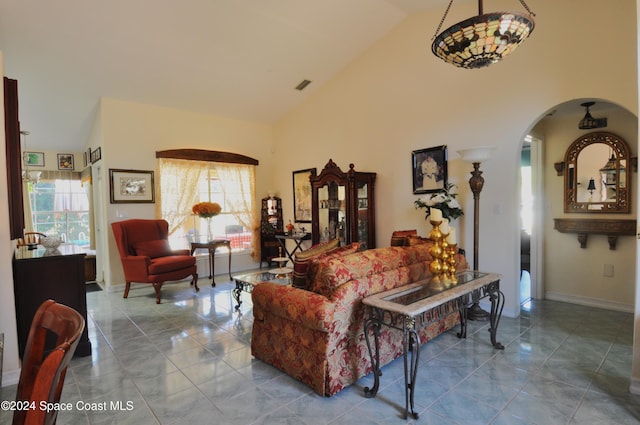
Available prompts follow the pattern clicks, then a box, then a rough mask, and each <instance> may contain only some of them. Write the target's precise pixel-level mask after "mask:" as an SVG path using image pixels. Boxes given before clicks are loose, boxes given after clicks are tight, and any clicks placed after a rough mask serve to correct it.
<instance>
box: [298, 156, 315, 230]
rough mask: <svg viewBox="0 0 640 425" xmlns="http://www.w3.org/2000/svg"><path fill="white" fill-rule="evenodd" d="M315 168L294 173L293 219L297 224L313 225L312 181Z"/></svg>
mask: <svg viewBox="0 0 640 425" xmlns="http://www.w3.org/2000/svg"><path fill="white" fill-rule="evenodd" d="M315 174H316V169H315V168H308V169H306V170H299V171H294V172H293V219H294V221H295V222H296V223H311V181H310V180H309V178H310V177H311V176H312V175H314V176H315Z"/></svg>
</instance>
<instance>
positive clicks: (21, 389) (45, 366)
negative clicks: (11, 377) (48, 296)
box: [13, 300, 85, 425]
mask: <svg viewBox="0 0 640 425" xmlns="http://www.w3.org/2000/svg"><path fill="white" fill-rule="evenodd" d="M84 327H85V321H84V317H82V315H81V314H80V313H78V312H77V311H76V310H74V309H72V308H71V307H67V306H66V305H63V304H58V303H56V302H55V301H53V300H47V301H45V302H44V303H42V304H41V305H40V307H39V308H38V310H37V311H36V314H35V316H34V317H33V321H32V322H31V328H30V329H29V337H28V338H27V346H26V348H25V352H24V356H23V359H22V360H23V361H22V369H21V371H20V380H19V381H18V391H17V392H16V401H23V402H25V401H27V402H29V403H30V405H33V406H35V407H36V408H35V409H26V410H16V411H15V413H14V415H13V425H54V424H55V423H56V419H57V417H58V411H57V410H56V409H52V410H51V411H49V412H47V411H46V410H43V409H40V408H39V407H40V406H41V403H43V402H46V403H58V402H59V401H60V395H61V394H62V387H63V385H64V378H65V376H66V374H67V367H68V366H69V363H70V362H71V358H72V357H73V353H75V351H76V348H77V346H78V342H79V341H80V335H82V331H83V330H84ZM48 335H53V336H55V345H53V344H51V345H52V346H53V347H54V348H52V346H49V345H48V344H47V343H50V341H51V340H53V337H51V336H48Z"/></svg>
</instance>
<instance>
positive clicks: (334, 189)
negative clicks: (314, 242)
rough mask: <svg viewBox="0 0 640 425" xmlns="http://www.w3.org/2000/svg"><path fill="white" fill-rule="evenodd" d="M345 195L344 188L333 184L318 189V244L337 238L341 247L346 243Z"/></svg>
mask: <svg viewBox="0 0 640 425" xmlns="http://www.w3.org/2000/svg"><path fill="white" fill-rule="evenodd" d="M345 193H346V191H345V186H342V185H339V184H337V183H335V182H329V183H327V184H326V185H324V186H322V187H320V188H318V202H319V204H320V205H319V208H318V225H319V230H320V242H327V241H330V240H333V239H336V238H337V239H339V240H340V244H341V245H344V244H345V243H346V227H347V224H346V220H347V214H346V206H345Z"/></svg>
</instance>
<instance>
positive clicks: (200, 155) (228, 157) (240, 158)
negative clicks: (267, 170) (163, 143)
mask: <svg viewBox="0 0 640 425" xmlns="http://www.w3.org/2000/svg"><path fill="white" fill-rule="evenodd" d="M156 158H172V159H186V160H191V161H209V162H224V163H229V164H248V165H258V164H259V162H258V160H257V159H254V158H251V157H248V156H245V155H241V154H239V153H231V152H220V151H210V150H206V149H169V150H165V151H156Z"/></svg>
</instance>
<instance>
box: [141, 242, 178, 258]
mask: <svg viewBox="0 0 640 425" xmlns="http://www.w3.org/2000/svg"><path fill="white" fill-rule="evenodd" d="M134 248H135V250H136V255H140V256H142V257H150V258H157V257H166V256H168V255H173V251H172V250H171V246H170V245H169V241H168V240H166V239H157V240H153V241H143V242H138V243H136V244H135V246H134Z"/></svg>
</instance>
